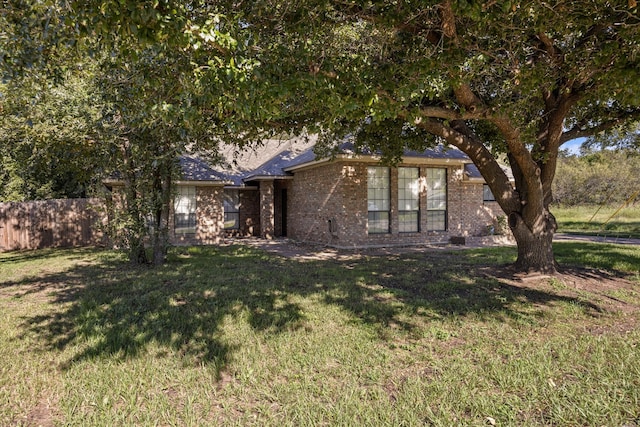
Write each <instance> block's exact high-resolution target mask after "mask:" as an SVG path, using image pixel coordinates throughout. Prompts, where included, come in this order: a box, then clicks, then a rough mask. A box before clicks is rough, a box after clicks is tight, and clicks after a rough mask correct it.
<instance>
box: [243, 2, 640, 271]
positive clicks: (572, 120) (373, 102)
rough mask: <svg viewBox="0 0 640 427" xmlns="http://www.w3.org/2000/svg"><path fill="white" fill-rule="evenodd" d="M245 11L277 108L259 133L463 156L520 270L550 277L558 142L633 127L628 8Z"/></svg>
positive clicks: (257, 91)
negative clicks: (286, 131)
mask: <svg viewBox="0 0 640 427" xmlns="http://www.w3.org/2000/svg"><path fill="white" fill-rule="evenodd" d="M242 4H243V5H244V6H245V11H244V15H243V18H242V22H243V25H244V26H246V27H247V28H248V29H250V30H252V31H253V32H254V33H255V34H256V38H255V46H254V50H255V51H256V52H257V53H256V57H257V58H259V60H260V63H261V67H260V70H259V73H260V74H259V76H258V79H259V80H260V81H261V82H262V84H261V85H253V87H252V88H251V90H253V91H254V92H253V93H252V97H253V98H257V99H274V100H276V101H277V102H278V103H279V104H280V105H281V107H280V108H274V109H273V110H272V113H271V117H266V121H265V124H264V126H265V127H266V126H268V125H269V124H270V125H271V126H284V127H286V126H292V125H293V126H308V127H311V128H318V127H319V129H320V130H321V131H323V132H326V133H327V134H329V135H331V138H329V140H334V141H335V140H336V136H337V137H340V136H342V135H347V134H351V135H355V136H356V138H357V139H358V140H360V141H361V142H363V143H366V144H367V145H368V146H369V147H371V148H374V149H381V150H383V152H384V153H385V154H386V155H387V158H389V159H397V158H398V157H399V156H400V155H401V153H402V150H403V148H404V147H405V146H406V145H416V144H417V145H422V146H424V145H426V144H429V143H431V144H433V143H436V142H445V143H448V144H451V145H453V146H455V147H458V148H459V149H461V150H462V151H464V152H465V153H466V154H467V155H468V156H469V157H470V158H471V159H472V160H473V162H474V163H475V164H476V165H477V166H478V168H479V169H480V171H481V173H482V175H483V176H484V178H485V179H486V181H487V183H488V184H489V186H490V187H491V190H492V191H493V193H494V195H495V196H496V200H497V201H498V203H499V204H500V206H501V207H502V209H503V210H504V211H505V212H506V213H507V214H508V217H509V224H510V226H511V229H512V231H513V233H514V236H515V238H516V240H517V243H518V261H517V262H516V266H517V267H518V268H520V269H523V270H537V271H544V272H553V271H555V262H554V258H553V252H552V247H551V239H552V237H553V233H554V231H555V229H556V224H555V219H554V218H553V215H551V213H550V212H549V209H548V208H549V203H551V201H552V185H551V184H552V182H553V179H554V176H555V172H556V163H557V157H558V152H559V150H560V148H561V147H562V145H563V144H564V143H566V142H567V141H570V140H572V139H575V138H579V137H589V136H593V135H597V134H600V133H602V132H604V131H607V130H613V129H621V128H622V127H623V126H625V125H627V124H629V123H633V122H637V121H638V119H639V118H640V108H639V107H640V91H639V90H638V89H639V86H640V78H639V77H640V75H639V70H640V63H639V62H640V17H639V16H638V9H637V4H636V2H617V3H616V2H609V1H577V2H552V3H548V2H533V1H531V2H466V1H440V2H397V1H367V2H333V1H317V0H316V1H302V2H295V3H282V2H272V1H264V2H261V1H257V2H250V3H249V2H247V3H242ZM316 125H318V126H316ZM425 134H430V135H432V137H431V138H429V137H426V136H425ZM503 155H504V156H506V158H507V160H508V163H509V165H510V167H511V169H512V171H513V175H514V177H515V188H514V187H513V186H512V185H511V184H510V183H509V180H508V177H507V175H506V174H505V173H504V172H503V170H502V169H501V168H500V164H499V160H500V158H501V156H503Z"/></svg>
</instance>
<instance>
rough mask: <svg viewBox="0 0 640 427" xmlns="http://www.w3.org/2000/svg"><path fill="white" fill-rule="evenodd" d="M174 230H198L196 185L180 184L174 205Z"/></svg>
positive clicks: (180, 231)
mask: <svg viewBox="0 0 640 427" xmlns="http://www.w3.org/2000/svg"><path fill="white" fill-rule="evenodd" d="M173 210H174V230H175V232H176V233H182V234H186V233H195V232H196V187H195V186H180V187H178V194H177V195H176V198H175V201H174V205H173Z"/></svg>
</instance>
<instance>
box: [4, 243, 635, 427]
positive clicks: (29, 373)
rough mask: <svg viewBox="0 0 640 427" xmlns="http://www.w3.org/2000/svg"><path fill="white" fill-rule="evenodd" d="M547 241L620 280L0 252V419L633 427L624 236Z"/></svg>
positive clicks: (628, 254)
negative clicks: (520, 279)
mask: <svg viewBox="0 0 640 427" xmlns="http://www.w3.org/2000/svg"><path fill="white" fill-rule="evenodd" d="M555 247H556V253H557V255H558V259H559V261H560V262H561V263H563V264H565V265H569V266H571V265H573V266H582V265H584V266H588V267H591V268H595V269H600V270H607V271H610V272H611V273H612V274H615V275H624V276H627V277H629V278H631V280H632V281H631V282H624V286H622V285H621V286H620V287H619V288H611V289H603V290H602V292H600V291H598V292H594V291H590V290H584V289H579V288H577V287H576V286H575V284H573V283H563V282H561V281H560V279H555V278H554V279H549V280H543V281H540V282H532V283H524V284H515V283H514V282H511V281H508V280H501V279H498V278H495V277H494V276H492V275H491V274H489V273H490V272H492V271H495V270H494V269H492V267H491V266H493V265H495V264H505V263H509V262H512V261H513V259H514V257H515V249H513V248H492V249H480V250H466V251H456V252H452V253H447V252H438V251H434V252H427V253H420V254H417V253H414V254H404V255H397V256H384V257H383V256H373V255H368V256H367V255H363V256H359V257H354V258H353V259H347V260H340V261H338V260H329V261H296V260H294V259H283V258H279V257H275V256H272V255H269V254H266V253H264V252H261V251H259V250H256V249H251V248H248V247H242V246H232V247H221V248H216V247H201V248H176V249H174V250H172V252H171V254H170V259H169V262H168V263H167V264H166V265H165V266H163V267H161V268H158V269H152V268H147V267H133V266H130V265H128V264H126V263H125V262H124V260H123V258H122V257H121V256H120V255H119V254H117V253H113V252H108V251H90V250H49V251H33V252H17V253H8V254H0V313H2V316H1V317H0V425H7V426H9V425H38V424H44V425H47V422H48V423H53V424H59V425H65V426H66V425H69V426H74V425H260V426H263V425H278V426H288V425H291V426H299V425H394V426H395V425H406V426H411V425H442V426H449V425H487V422H488V421H487V420H488V417H491V418H492V419H494V420H495V421H496V424H497V425H594V426H595V425H598V426H600V425H637V424H640V351H638V347H637V346H638V344H639V343H640V331H639V330H638V328H637V321H638V313H637V308H638V307H639V306H640V293H639V290H640V280H639V279H638V277H639V274H640V272H639V270H638V269H639V268H640V267H639V266H640V248H637V247H622V246H615V245H597V244H591V245H584V244H582V243H580V244H576V243H569V242H560V243H557V244H556V245H555ZM584 271H585V275H587V274H589V273H588V272H589V271H591V270H584ZM613 298H615V301H619V302H620V301H621V303H620V304H622V305H620V307H623V308H625V309H624V310H619V309H613V308H611V306H610V305H608V304H607V301H608V300H610V301H613ZM618 305H619V304H618ZM618 305H616V307H618ZM49 425H50V424H49Z"/></svg>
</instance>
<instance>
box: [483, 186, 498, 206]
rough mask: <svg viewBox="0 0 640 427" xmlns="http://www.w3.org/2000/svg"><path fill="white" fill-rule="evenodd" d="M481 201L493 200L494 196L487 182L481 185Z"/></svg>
mask: <svg viewBox="0 0 640 427" xmlns="http://www.w3.org/2000/svg"><path fill="white" fill-rule="evenodd" d="M482 201H484V202H495V201H496V198H495V197H494V196H493V193H492V192H491V189H490V188H489V186H488V185H487V184H484V185H483V186H482Z"/></svg>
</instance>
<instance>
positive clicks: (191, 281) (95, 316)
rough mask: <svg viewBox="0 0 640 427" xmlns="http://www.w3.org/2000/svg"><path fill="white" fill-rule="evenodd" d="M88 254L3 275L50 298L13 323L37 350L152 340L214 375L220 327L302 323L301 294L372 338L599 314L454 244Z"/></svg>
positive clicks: (138, 349)
mask: <svg viewBox="0 0 640 427" xmlns="http://www.w3.org/2000/svg"><path fill="white" fill-rule="evenodd" d="M97 259H98V261H97V262H94V263H85V264H84V265H79V266H76V267H75V268H72V269H70V270H69V271H66V272H64V273H60V274H51V275H48V276H46V275H45V276H42V277H38V278H37V279H36V278H29V279H26V280H23V281H19V282H15V283H5V284H4V286H15V287H17V288H18V290H19V292H17V293H16V294H15V295H16V298H21V297H23V296H25V295H27V294H28V293H29V292H32V291H33V290H34V289H37V291H38V292H43V291H44V292H48V293H49V298H51V299H52V300H53V302H54V304H60V306H59V308H57V309H56V310H54V311H53V312H52V313H48V312H45V313H44V314H42V313H40V314H37V315H34V316H31V317H27V318H25V319H24V322H23V324H22V328H23V329H24V330H23V333H24V335H30V336H32V335H33V334H35V335H36V336H37V337H38V342H40V343H41V346H42V348H41V350H44V351H50V350H66V349H70V350H71V351H76V353H75V354H74V355H73V356H72V357H71V359H70V360H69V361H68V363H73V362H75V361H82V360H86V359H94V358H102V357H111V358H114V357H115V358H122V359H126V358H131V357H138V356H143V355H145V354H146V350H147V349H148V348H149V346H150V345H151V344H157V345H158V346H160V347H161V348H166V349H167V350H169V349H172V350H173V351H175V352H176V353H178V354H179V355H180V356H181V357H184V358H185V359H186V360H191V361H193V363H207V364H213V365H215V366H216V368H217V370H218V373H219V374H220V373H221V371H222V370H224V368H225V366H226V365H227V363H228V362H229V360H230V357H231V355H232V354H233V353H234V352H235V351H237V350H238V347H237V346H238V345H239V344H230V340H229V339H228V337H227V335H226V331H227V329H225V328H229V327H233V326H230V325H234V324H240V323H242V322H245V323H246V324H247V325H249V326H250V327H251V328H252V329H253V330H256V331H264V332H268V333H275V334H278V333H282V332H284V331H292V330H297V329H298V328H301V327H304V326H305V323H306V322H307V319H306V318H305V314H304V309H303V307H302V306H301V305H300V301H301V299H304V298H307V297H309V298H313V300H315V301H320V302H322V303H323V304H331V305H336V306H339V307H341V308H342V309H343V310H345V311H346V312H347V313H350V314H351V315H352V316H353V317H354V319H358V321H361V322H364V323H367V324H370V325H372V326H374V327H376V328H377V330H378V331H380V336H381V337H384V330H385V328H387V326H389V325H390V324H394V325H396V326H400V327H401V328H403V329H404V330H407V331H409V332H411V331H414V330H415V329H416V328H419V327H420V326H419V325H420V324H424V323H423V322H425V321H429V320H430V319H436V318H446V317H455V316H464V315H467V314H470V313H476V314H479V315H481V316H487V317H491V318H493V319H498V320H507V319H516V320H524V321H527V319H530V318H531V316H536V315H539V314H532V312H531V310H530V309H529V308H530V305H531V304H540V305H553V304H556V303H563V302H564V303H572V304H579V305H580V306H581V307H583V309H584V311H585V312H586V313H587V314H591V315H597V313H598V312H599V308H598V307H597V306H595V305H592V304H588V303H585V302H584V301H579V300H577V299H574V298H570V297H567V296H561V295H558V294H555V293H554V292H552V291H548V292H547V291H543V290H535V289H528V288H524V287H519V286H513V285H511V284H509V283H507V282H502V281H500V280H497V279H495V278H491V277H484V276H481V275H478V267H477V266H476V265H475V264H476V263H477V261H469V259H467V258H466V257H465V256H464V255H462V254H461V253H456V254H455V255H454V254H447V253H442V252H437V253H436V252H434V253H431V254H421V255H417V254H413V255H405V256H399V257H363V258H361V259H358V260H351V261H336V260H332V261H307V262H298V261H296V260H292V259H284V258H279V257H274V256H271V255H268V254H265V253H264V252H261V251H259V250H256V249H251V248H248V247H225V248H213V247H209V248H178V249H175V250H174V252H173V253H172V256H171V258H170V260H169V262H168V263H167V264H166V265H165V266H163V267H162V268H157V269H153V268H147V267H133V266H130V265H127V264H124V263H123V262H122V261H121V260H120V259H117V258H115V257H114V258H109V257H99V258H97ZM301 333H304V332H301ZM76 348H77V349H79V350H75V349H76Z"/></svg>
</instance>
